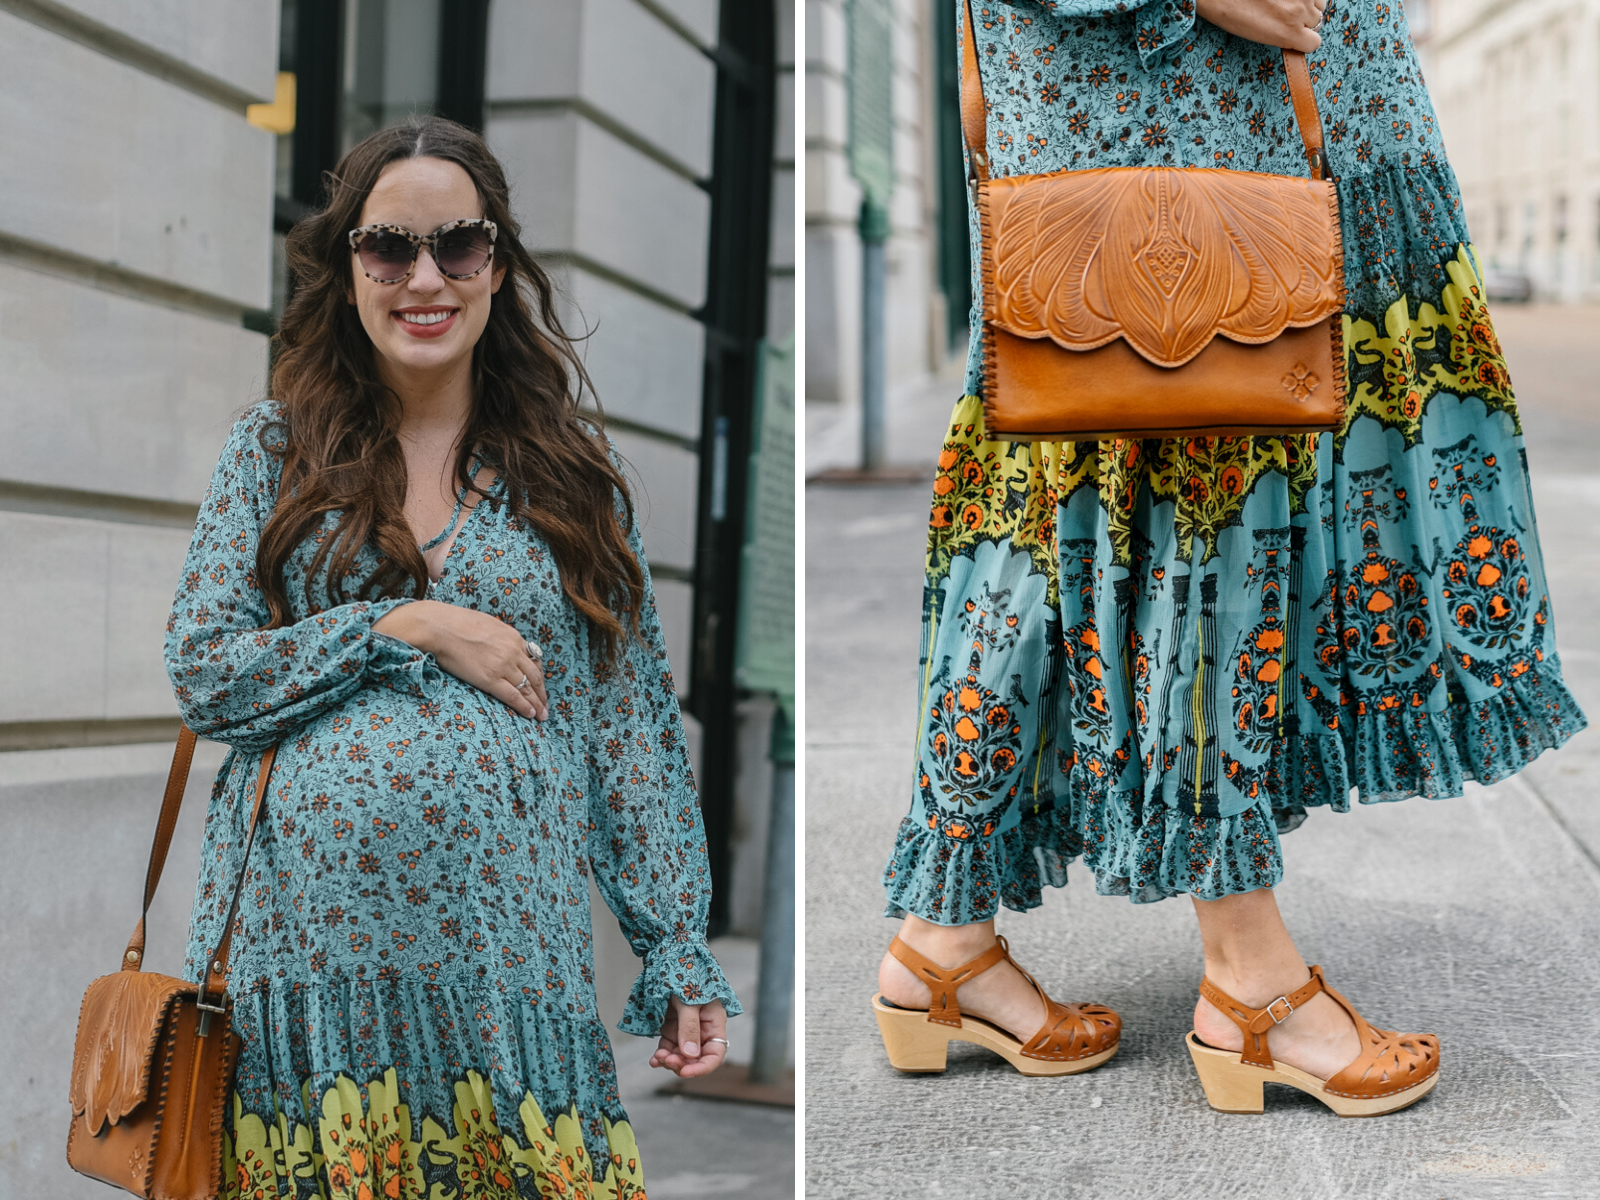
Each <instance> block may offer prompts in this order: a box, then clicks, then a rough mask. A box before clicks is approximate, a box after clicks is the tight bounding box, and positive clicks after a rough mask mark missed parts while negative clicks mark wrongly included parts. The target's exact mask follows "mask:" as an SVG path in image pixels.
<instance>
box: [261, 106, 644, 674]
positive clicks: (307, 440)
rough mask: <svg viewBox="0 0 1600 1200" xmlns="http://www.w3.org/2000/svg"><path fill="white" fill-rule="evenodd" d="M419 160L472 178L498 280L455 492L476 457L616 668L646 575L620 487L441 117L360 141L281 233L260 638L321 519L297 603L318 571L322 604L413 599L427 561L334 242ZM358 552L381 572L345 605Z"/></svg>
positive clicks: (577, 368)
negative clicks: (538, 538)
mask: <svg viewBox="0 0 1600 1200" xmlns="http://www.w3.org/2000/svg"><path fill="white" fill-rule="evenodd" d="M423 157H430V158H440V159H444V160H445V161H447V162H453V163H455V164H456V165H457V166H459V167H460V168H461V169H462V170H464V171H465V172H466V173H467V175H468V176H469V177H471V179H472V182H473V184H474V185H475V186H476V188H477V191H478V197H479V200H480V202H481V203H482V205H483V215H484V216H485V217H488V218H489V219H490V220H491V221H493V222H494V223H495V224H496V225H497V226H498V227H499V232H498V236H497V237H496V240H495V245H494V267H493V269H496V270H500V269H504V271H505V278H504V280H502V282H501V285H500V289H499V290H498V291H497V292H495V293H494V295H493V297H492V299H491V302H490V306H489V321H488V325H487V326H486V327H485V328H484V331H483V336H482V337H481V338H480V339H479V341H478V344H477V346H476V347H475V348H474V349H473V367H474V375H475V380H476V385H477V386H476V393H477V395H476V399H475V401H474V403H473V407H472V411H471V415H470V416H469V417H468V419H467V425H466V429H465V430H464V431H463V434H462V438H461V444H460V448H459V450H458V452H457V455H456V463H455V477H456V483H457V486H458V487H466V488H469V489H471V490H472V491H474V492H476V493H478V495H479V497H480V498H486V495H487V494H486V493H485V492H484V491H483V489H481V488H479V487H478V486H477V484H476V482H475V481H474V480H473V479H471V478H470V477H469V475H468V471H469V470H470V463H471V459H472V457H473V454H474V452H476V453H477V454H478V455H480V456H481V457H482V459H483V461H484V462H486V463H487V464H488V465H490V466H491V467H493V468H494V470H495V471H496V472H497V473H498V474H499V476H500V478H501V479H503V480H504V481H505V484H506V492H505V495H506V497H507V498H508V500H509V502H510V504H511V506H512V512H513V513H514V514H515V515H516V516H517V517H518V518H520V519H522V520H524V521H526V522H527V523H528V524H530V525H531V526H532V527H533V528H534V529H537V530H538V532H539V533H540V534H541V535H542V536H543V537H544V539H545V541H546V542H547V543H548V544H549V546H550V549H551V550H552V552H553V553H554V554H555V560H556V566H557V568H558V569H559V571H560V574H561V586H562V588H563V589H564V590H565V592H566V594H567V596H568V598H569V599H570V600H571V601H572V603H573V605H574V606H575V607H576V608H577V609H578V611H579V612H580V613H582V614H583V615H584V616H585V617H586V618H587V619H588V621H589V624H590V628H591V630H592V632H593V633H594V634H595V635H596V637H597V641H598V643H599V645H600V647H601V649H602V651H603V653H604V655H605V658H606V660H607V661H614V659H615V657H616V654H617V652H618V651H619V649H620V648H621V645H622V642H623V640H624V639H625V637H626V636H627V634H628V632H629V631H630V630H631V631H633V632H637V629H638V620H639V610H640V606H641V605H642V604H643V602H644V576H643V572H642V571H641V569H640V567H639V563H638V560H637V559H636V558H635V557H634V555H633V552H632V551H631V549H630V548H629V545H628V532H629V530H631V528H632V524H633V503H632V500H631V499H630V498H629V495H628V489H627V484H626V483H625V482H624V480H623V478H622V475H621V473H620V472H619V471H618V470H617V469H616V467H615V466H614V465H613V464H612V461H611V458H610V455H609V454H608V448H607V447H608V444H607V442H606V441H605V438H604V435H603V433H602V432H601V428H600V425H599V423H598V421H597V420H595V419H594V418H592V417H589V416H586V415H584V414H581V413H580V412H579V408H578V404H579V400H580V399H581V397H582V396H583V394H584V392H585V390H587V391H588V392H589V394H590V395H591V396H592V395H593V387H592V385H591V384H590V381H589V377H588V374H587V372H586V371H585V370H584V368H583V363H582V361H581V360H580V358H579V357H578V355H577V353H576V351H575V350H574V347H573V339H572V338H570V337H569V336H568V335H567V334H566V332H565V331H564V330H563V328H562V325H561V320H560V318H559V316H558V315H557V313H556V309H555V291H554V288H553V287H552V286H551V283H550V279H549V277H548V276H547V275H546V274H545V272H544V271H543V270H542V269H541V268H540V266H539V264H538V263H536V262H535V261H534V259H533V256H532V255H531V254H529V253H528V251H527V250H526V249H524V248H523V245H522V241H521V238H520V234H521V227H520V226H519V225H518V223H517V219H516V218H515V217H514V216H512V214H511V203H510V189H509V188H508V187H507V186H506V177H505V172H504V171H503V170H502V169H501V166H500V164H499V162H497V161H496V159H495V157H494V155H492V154H491V153H490V152H489V148H488V147H487V146H486V145H485V144H484V142H483V139H482V138H481V137H479V136H478V135H477V134H476V133H474V132H472V131H471V130H470V129H467V128H466V127H465V126H463V125H458V124H456V123H455V122H454V121H447V120H444V119H443V118H440V117H413V118H412V119H411V120H409V121H408V122H406V123H405V124H403V125H397V126H393V127H391V128H388V129H382V130H379V131H378V132H377V133H374V134H373V135H372V136H371V137H368V138H366V139H364V140H363V141H362V142H361V143H360V144H358V145H357V146H355V147H354V148H353V149H352V150H351V151H350V152H349V153H348V154H346V155H345V156H344V158H343V160H341V161H340V163H339V165H338V166H337V167H336V168H335V169H334V170H333V172H332V173H331V174H330V175H329V176H327V177H326V182H327V186H328V192H329V199H328V204H327V207H326V208H324V209H323V210H322V211H321V212H319V213H316V214H314V215H312V216H309V217H307V218H305V219H304V220H302V221H301V222H300V223H299V224H297V225H296V226H295V227H294V229H293V231H292V232H291V233H290V234H289V237H288V267H289V271H290V272H291V274H292V276H293V278H294V294H293V296H292V298H291V299H290V301H289V303H288V305H287V307H286V308H285V310H284V314H283V321H282V323H281V324H280V326H279V329H278V333H277V336H276V339H275V346H274V350H275V352H276V362H275V365H274V366H273V369H272V385H271V395H272V397H273V398H274V399H276V400H277V401H278V402H279V403H280V404H281V405H282V406H283V410H284V428H283V430H282V432H278V431H276V430H274V431H273V443H274V450H275V451H276V452H280V453H282V454H283V459H284V462H283V475H282V482H281V484H280V486H279V491H278V495H279V499H278V504H277V508H276V510H275V511H274V512H273V514H272V518H271V519H270V520H269V521H268V522H267V526H266V529H265V530H263V531H262V535H261V545H260V547H259V549H258V551H257V553H256V578H257V580H258V581H259V585H260V587H261V590H262V592H263V594H264V595H265V597H266V601H267V606H268V609H269V611H270V613H271V621H270V623H269V625H268V628H278V627H280V626H283V625H286V624H289V623H291V622H292V621H293V619H294V618H293V617H292V615H291V613H290V608H289V597H288V592H287V585H286V584H285V581H284V565H285V563H286V562H287V561H288V559H289V556H290V555H291V554H292V553H293V552H294V550H295V548H296V547H298V546H299V545H300V544H301V542H303V541H304V540H305V539H306V538H307V537H309V536H311V535H312V534H314V533H315V532H316V531H317V529H318V528H319V527H320V526H321V525H322V524H323V522H324V520H325V518H326V515H327V514H328V513H330V512H337V513H338V514H339V517H338V525H337V526H336V527H335V528H334V529H333V531H332V532H331V534H330V535H329V536H327V537H325V538H323V539H322V541H321V544H320V545H319V546H318V547H317V551H316V556H315V558H314V559H313V560H312V562H311V565H310V568H309V569H308V571H307V573H306V584H305V586H306V601H307V604H308V606H314V605H315V603H316V602H315V601H314V600H313V598H312V595H311V590H312V581H313V580H314V579H316V578H317V576H318V575H319V574H320V573H322V571H323V570H324V568H326V576H325V578H326V581H327V592H328V600H329V603H331V604H340V603H344V602H346V601H348V600H352V599H374V598H379V597H386V596H387V597H396V596H421V595H424V594H425V593H426V590H427V581H428V574H427V571H428V568H427V564H426V563H424V562H423V559H422V554H421V552H420V551H419V550H418V548H417V543H416V538H415V536H414V534H413V531H412V529H411V527H410V525H409V524H408V523H407V521H406V519H405V514H404V508H405V500H406V464H405V457H404V455H403V453H402V451H401V447H400V441H399V436H398V435H399V430H400V416H401V407H400V399H399V397H398V396H397V395H395V393H394V392H393V391H391V390H390V389H389V388H388V387H386V386H385V385H384V384H383V383H382V382H381V381H380V380H379V378H378V373H377V368H376V364H375V361H374V351H373V346H372V341H371V339H370V338H368V336H367V333H366V330H365V329H364V328H363V327H362V324H361V318H360V316H359V315H358V313H357V310H356V308H355V306H354V305H352V304H350V303H349V302H348V297H349V295H350V294H351V290H352V288H353V286H354V279H353V275H352V266H351V259H352V255H351V253H350V246H349V243H348V242H347V241H346V238H345V234H346V233H347V232H348V231H349V230H351V229H353V228H355V227H356V226H357V225H358V224H360V215H361V210H362V207H363V206H364V205H365V204H366V201H367V196H368V195H369V194H370V193H371V191H372V188H373V186H374V185H375V184H376V183H377V181H378V175H379V174H380V173H381V172H382V171H383V169H384V167H386V166H387V165H388V164H389V163H391V162H394V161H396V160H397V159H405V158H423ZM463 215H467V214H463ZM619 500H620V504H619ZM619 509H620V511H619ZM369 543H370V544H371V545H372V546H373V547H375V548H376V550H377V551H378V554H379V559H380V563H379V566H378V567H377V569H376V570H375V571H373V572H372V573H371V575H369V576H368V577H367V578H366V579H365V580H364V581H362V582H360V583H359V584H356V585H355V587H354V594H350V593H349V590H348V588H347V584H346V580H347V577H348V576H349V575H350V574H351V572H352V571H353V570H354V568H355V561H356V556H357V554H358V553H359V552H360V549H361V547H362V546H363V545H366V544H369ZM625 623H626V624H625Z"/></svg>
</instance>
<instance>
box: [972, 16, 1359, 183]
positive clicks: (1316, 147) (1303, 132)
mask: <svg viewBox="0 0 1600 1200" xmlns="http://www.w3.org/2000/svg"><path fill="white" fill-rule="evenodd" d="M962 8H963V10H964V16H965V18H966V20H965V28H964V30H963V33H962V38H961V134H962V136H963V137H964V138H965V139H966V143H967V164H968V165H967V182H968V184H969V185H970V186H973V187H974V188H975V187H976V185H977V184H979V183H985V182H987V181H988V179H989V152H988V146H989V139H988V135H987V133H986V126H987V115H986V111H985V109H984V103H983V78H982V76H981V75H980V73H979V71H978V38H977V30H976V27H975V26H974V24H973V21H972V0H963V3H962ZM1283 70H1284V74H1285V75H1287V76H1288V78H1289V99H1290V100H1291V101H1292V102H1293V104H1294V119H1295V124H1297V125H1298V126H1299V127H1300V140H1301V141H1302V142H1303V143H1305V148H1306V164H1307V166H1309V167H1310V169H1311V178H1313V179H1326V178H1327V169H1328V167H1327V158H1326V157H1325V156H1324V154H1323V152H1322V118H1321V117H1320V116H1319V115H1318V113H1317V94H1316V91H1315V89H1313V88H1312V86H1311V70H1310V68H1309V67H1307V66H1306V56H1305V55H1304V54H1302V53H1301V52H1300V51H1298V50H1285V51H1284V52H1283Z"/></svg>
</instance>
